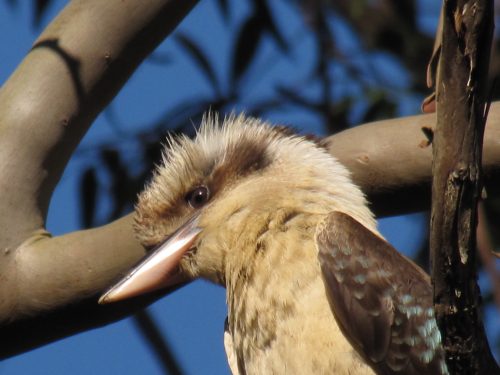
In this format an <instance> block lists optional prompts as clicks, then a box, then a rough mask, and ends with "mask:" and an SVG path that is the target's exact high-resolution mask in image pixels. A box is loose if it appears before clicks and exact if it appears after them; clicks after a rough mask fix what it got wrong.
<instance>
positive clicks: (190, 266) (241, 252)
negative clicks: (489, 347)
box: [99, 113, 448, 375]
mask: <svg viewBox="0 0 500 375" xmlns="http://www.w3.org/2000/svg"><path fill="white" fill-rule="evenodd" d="M134 229H135V232H136V234H137V237H138V239H139V240H140V242H141V243H142V244H143V245H144V247H145V248H147V249H151V251H149V252H148V254H147V255H146V256H145V258H144V259H143V260H141V261H140V262H139V263H138V264H137V265H136V266H135V267H134V268H132V269H131V270H130V271H129V272H128V273H127V274H126V275H124V276H123V277H122V278H121V279H120V280H119V281H118V282H117V283H115V284H114V285H113V286H111V287H110V288H109V289H108V290H107V291H106V292H105V293H104V294H103V295H102V296H101V298H100V300H99V302H100V303H110V302H115V301H118V300H122V299H126V298H131V297H135V296H138V295H141V294H144V293H149V292H151V291H153V290H157V289H161V288H164V287H167V286H172V285H175V284H177V283H181V282H184V281H187V280H193V279H197V278H203V279H206V280H209V281H211V282H213V283H215V284H218V285H221V286H223V287H224V288H226V301H227V308H228V314H227V321H226V330H225V335H224V342H225V348H226V353H227V355H228V361H229V365H230V368H231V371H232V372H233V374H239V375H244V374H248V375H251V374H341V375H344V374H346V375H347V374H359V375H368V374H370V375H374V374H378V375H386V374H393V375H395V374H408V375H412V374H428V375H445V374H448V369H447V366H446V362H445V354H444V350H443V347H442V343H441V336H440V332H439V329H438V326H437V323H436V319H435V316H434V310H433V304H432V288H431V283H430V278H429V276H428V275H427V273H426V272H425V271H423V270H422V269H421V268H420V267H419V266H417V265H416V264H415V263H414V262H413V261H411V260H410V259H408V258H407V257H405V256H404V255H402V254H401V253H399V252H398V251H397V250H396V249H394V248H393V247H392V246H391V245H390V244H389V243H388V242H387V241H386V240H385V239H384V238H383V236H382V235H381V234H380V233H379V231H378V230H377V223H376V220H375V217H374V215H373V213H372V212H371V211H370V209H369V206H368V202H367V199H366V197H365V195H364V194H363V192H362V191H361V189H360V188H359V187H358V186H356V185H355V184H354V183H353V181H352V179H351V176H350V172H349V171H348V170H347V169H346V167H344V166H343V165H342V164H341V163H340V162H339V161H338V160H337V159H336V158H335V157H333V156H332V155H331V154H330V153H328V152H327V150H326V148H325V145H324V143H323V142H322V141H321V139H319V138H314V137H309V136H304V135H300V134H299V133H297V132H295V131H293V130H291V129H290V128H287V127H284V126H273V125H271V124H270V123H268V122H266V121H263V120H261V119H257V118H253V117H248V116H245V115H244V114H239V115H236V114H231V115H228V116H226V117H224V118H219V116H218V115H216V114H213V113H208V114H207V115H205V116H204V117H203V119H202V121H201V126H200V127H199V129H198V130H197V133H196V136H195V137H194V138H189V137H187V136H184V135H182V136H175V137H174V136H170V137H169V138H168V139H167V143H166V145H165V150H164V152H163V156H162V162H161V163H160V164H159V165H158V166H157V168H156V169H155V171H154V173H153V176H152V178H151V180H150V181H149V182H148V183H147V185H146V187H145V189H144V191H143V192H142V193H140V195H139V197H138V200H137V204H136V209H135V221H134Z"/></svg>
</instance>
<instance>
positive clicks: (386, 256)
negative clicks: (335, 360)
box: [316, 212, 447, 375]
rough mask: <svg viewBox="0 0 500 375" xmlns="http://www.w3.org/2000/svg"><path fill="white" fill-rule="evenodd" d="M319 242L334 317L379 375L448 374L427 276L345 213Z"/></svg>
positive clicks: (322, 228)
mask: <svg viewBox="0 0 500 375" xmlns="http://www.w3.org/2000/svg"><path fill="white" fill-rule="evenodd" d="M316 242H317V246H318V250H319V255H318V256H319V261H320V264H321V269H322V272H323V279H324V282H325V286H326V290H327V294H328V298H329V302H330V306H331V308H332V311H333V313H334V315H335V318H336V320H337V322H338V324H339V326H340V328H341V329H342V331H343V332H344V335H345V336H346V337H347V339H348V340H349V341H350V342H351V344H352V345H353V346H354V348H356V350H358V352H359V353H360V354H361V355H362V356H363V357H364V358H365V360H366V361H368V363H370V364H371V365H372V367H373V368H374V369H375V370H376V371H377V372H378V373H380V374H408V375H410V374H428V375H433V374H447V370H446V365H445V362H444V355H443V350H442V347H441V336H440V333H439V330H438V327H437V325H436V320H435V318H434V310H433V306H432V289H431V285H430V281H429V277H428V275H427V274H426V273H425V272H424V271H423V270H422V269H420V268H419V267H418V266H416V265H415V264H414V263H413V262H411V261H410V260H409V259H407V258H406V257H404V256H403V255H401V254H400V253H399V252H397V251H396V250H395V249H394V248H393V247H392V246H391V245H389V244H388V243H387V242H386V241H385V240H383V239H382V238H380V237H379V236H377V235H376V234H374V233H373V232H371V231H370V230H368V229H367V228H365V227H364V226H363V225H361V224H360V223H358V222H357V221H356V220H354V219H353V218H351V217H350V216H348V215H346V214H344V213H341V212H332V213H330V214H329V215H328V216H327V217H326V219H325V220H324V221H323V222H322V223H321V224H319V226H318V230H317V232H316Z"/></svg>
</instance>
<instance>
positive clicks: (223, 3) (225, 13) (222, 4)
mask: <svg viewBox="0 0 500 375" xmlns="http://www.w3.org/2000/svg"><path fill="white" fill-rule="evenodd" d="M216 3H217V6H218V8H219V11H220V13H221V14H222V18H223V19H224V21H225V22H227V21H229V2H228V1H227V0H217V1H216Z"/></svg>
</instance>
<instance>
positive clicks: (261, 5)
mask: <svg viewBox="0 0 500 375" xmlns="http://www.w3.org/2000/svg"><path fill="white" fill-rule="evenodd" d="M255 5H256V9H255V15H256V17H258V18H259V19H260V20H261V22H262V25H263V26H264V28H265V29H266V31H267V32H269V34H270V35H271V37H272V38H273V39H274V41H275V42H276V44H277V45H278V47H279V48H280V49H281V51H282V52H284V53H286V54H288V52H289V48H288V44H287V42H286V40H285V38H284V37H283V35H282V34H281V32H280V30H279V29H278V27H276V23H275V22H274V19H273V16H272V13H271V10H270V9H269V6H268V4H267V1H266V0H256V1H255Z"/></svg>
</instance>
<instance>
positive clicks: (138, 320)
mask: <svg viewBox="0 0 500 375" xmlns="http://www.w3.org/2000/svg"><path fill="white" fill-rule="evenodd" d="M134 323H135V324H136V325H137V328H138V330H139V332H140V333H141V334H142V335H143V336H144V339H145V340H146V342H147V343H148V345H149V346H150V348H151V349H152V351H153V353H154V355H155V356H156V358H157V359H158V361H159V362H160V363H161V365H162V367H163V370H164V372H165V374H172V375H182V374H183V373H184V371H183V370H182V367H181V365H180V363H179V362H177V359H176V358H175V356H174V355H173V353H172V349H171V348H170V344H169V343H168V341H167V339H166V337H165V335H164V334H162V332H161V331H160V328H159V327H158V325H157V324H156V322H155V321H154V320H153V317H152V316H151V315H150V314H149V313H148V312H147V311H146V310H141V311H139V312H138V313H137V314H135V315H134Z"/></svg>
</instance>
